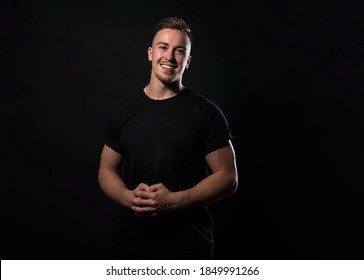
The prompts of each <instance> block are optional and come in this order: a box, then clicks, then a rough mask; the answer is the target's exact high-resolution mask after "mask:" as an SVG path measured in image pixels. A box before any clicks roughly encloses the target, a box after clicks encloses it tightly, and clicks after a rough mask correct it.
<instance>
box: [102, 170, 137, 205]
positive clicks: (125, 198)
mask: <svg viewBox="0 0 364 280" xmlns="http://www.w3.org/2000/svg"><path fill="white" fill-rule="evenodd" d="M98 180H99V184H100V188H101V189H102V191H103V192H104V193H105V194H106V195H107V196H108V197H109V198H110V199H111V200H112V201H114V202H115V203H116V204H118V205H120V206H123V207H127V208H131V206H132V204H131V199H132V197H133V195H132V192H131V191H130V190H129V189H128V188H127V186H126V185H125V184H124V182H123V181H122V179H121V178H120V176H119V174H118V173H116V172H115V171H113V170H109V169H107V168H101V169H100V171H99V176H98Z"/></svg>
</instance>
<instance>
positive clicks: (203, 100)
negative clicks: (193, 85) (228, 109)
mask: <svg viewBox="0 0 364 280" xmlns="http://www.w3.org/2000/svg"><path fill="white" fill-rule="evenodd" d="M187 93H188V95H189V96H190V98H191V99H192V101H193V102H194V103H195V104H198V106H200V107H202V108H205V109H206V110H211V111H217V112H219V113H222V110H221V108H220V107H219V106H218V105H217V104H216V103H215V102H214V101H212V100H211V99H209V98H208V97H206V96H205V95H203V94H201V93H199V92H196V91H194V90H191V89H187Z"/></svg>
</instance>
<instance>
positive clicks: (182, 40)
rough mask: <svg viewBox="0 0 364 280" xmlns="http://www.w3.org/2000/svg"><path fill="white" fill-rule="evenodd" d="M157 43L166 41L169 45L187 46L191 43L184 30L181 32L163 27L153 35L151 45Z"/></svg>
mask: <svg viewBox="0 0 364 280" xmlns="http://www.w3.org/2000/svg"><path fill="white" fill-rule="evenodd" d="M159 43H167V44H169V45H171V46H184V47H189V46H190V45H191V42H190V39H189V38H188V35H187V34H186V32H182V31H180V30H176V29H169V28H165V29H162V30H159V31H158V33H157V34H156V35H155V36H154V39H153V46H155V45H157V44H159Z"/></svg>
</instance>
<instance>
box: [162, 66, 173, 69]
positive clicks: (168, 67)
mask: <svg viewBox="0 0 364 280" xmlns="http://www.w3.org/2000/svg"><path fill="white" fill-rule="evenodd" d="M161 66H162V67H163V68H167V69H172V68H173V67H172V66H169V65H161Z"/></svg>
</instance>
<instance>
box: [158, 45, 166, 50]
mask: <svg viewBox="0 0 364 280" xmlns="http://www.w3.org/2000/svg"><path fill="white" fill-rule="evenodd" d="M158 48H159V49H160V50H162V51H165V50H167V47H166V46H164V45H159V46H158Z"/></svg>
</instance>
